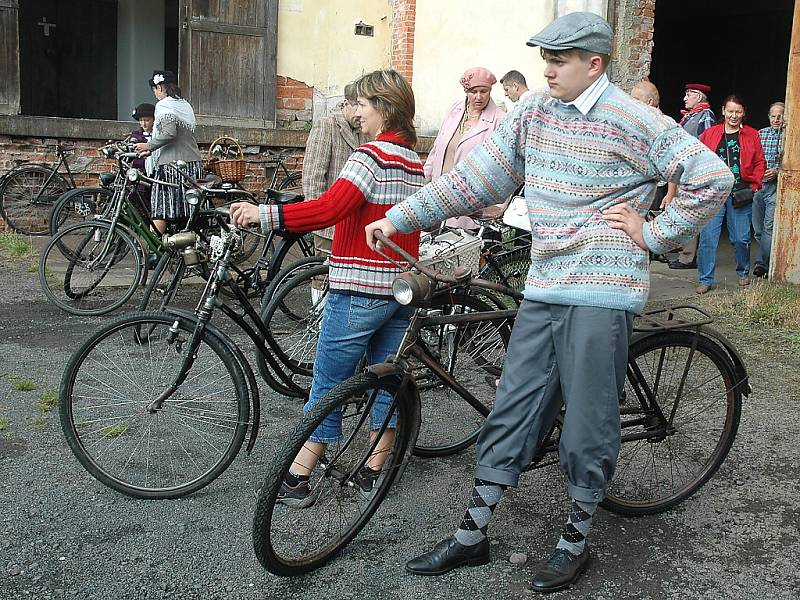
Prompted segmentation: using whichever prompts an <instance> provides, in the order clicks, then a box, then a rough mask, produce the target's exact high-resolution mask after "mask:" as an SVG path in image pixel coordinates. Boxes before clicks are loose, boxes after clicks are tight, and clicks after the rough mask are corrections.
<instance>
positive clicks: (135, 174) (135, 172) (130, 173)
mask: <svg viewBox="0 0 800 600" xmlns="http://www.w3.org/2000/svg"><path fill="white" fill-rule="evenodd" d="M140 176H141V173H139V169H133V168H131V169H128V170H127V171H126V172H125V177H127V178H128V181H130V182H131V183H136V182H137V181H139V177H140Z"/></svg>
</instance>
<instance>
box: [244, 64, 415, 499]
mask: <svg viewBox="0 0 800 600" xmlns="http://www.w3.org/2000/svg"><path fill="white" fill-rule="evenodd" d="M355 86H356V94H357V96H358V109H357V112H356V115H357V116H358V117H359V118H360V119H361V131H362V132H363V133H365V134H366V135H367V136H369V137H370V138H373V139H374V141H372V142H368V143H366V144H363V145H361V146H359V147H358V148H357V149H356V150H355V152H353V154H352V155H351V156H350V158H349V159H348V161H347V163H346V164H345V166H344V168H343V169H342V172H341V173H340V174H339V178H338V179H337V180H336V181H335V182H334V184H333V185H332V186H331V187H330V189H329V190H328V191H327V192H325V193H324V194H323V195H322V196H320V197H319V198H317V199H314V200H307V201H306V202H302V203H299V204H288V205H264V204H262V205H259V206H255V205H251V204H246V203H237V204H234V205H232V206H231V211H230V214H231V222H232V223H233V224H234V225H236V226H238V227H241V226H247V225H254V224H257V223H260V224H261V228H262V229H263V230H264V231H269V230H272V229H285V230H288V231H299V232H305V231H315V230H318V229H324V228H325V227H330V226H331V225H336V233H335V235H334V238H333V247H332V254H331V257H330V271H329V281H330V292H329V294H328V298H327V301H326V304H325V312H324V314H323V318H322V327H321V330H320V336H319V341H318V343H317V354H316V360H315V362H314V378H313V382H312V385H311V393H310V396H309V400H308V402H307V403H306V405H305V407H304V411H305V412H308V411H310V410H311V408H312V407H313V406H314V405H315V404H316V403H317V401H319V399H321V398H322V397H324V396H325V394H327V393H328V392H329V391H330V390H331V389H332V388H333V387H334V386H336V385H337V384H339V383H341V382H342V381H344V380H345V379H347V378H348V377H350V376H352V375H353V374H354V373H355V370H356V366H357V364H358V362H359V360H360V359H361V357H362V356H364V355H365V354H366V357H367V361H368V362H369V364H374V363H379V362H383V361H384V360H385V359H386V357H387V356H388V355H389V354H391V353H393V352H394V351H396V350H397V347H398V346H399V344H400V340H401V339H402V337H403V333H404V331H405V329H406V326H407V325H408V320H409V318H410V316H411V309H410V307H403V306H400V305H399V304H398V303H397V302H395V300H394V299H393V297H392V280H393V279H394V278H395V277H396V276H397V275H398V274H399V273H400V271H401V270H400V269H398V268H397V267H395V266H394V265H393V264H392V263H391V262H390V261H388V260H386V259H385V258H384V257H383V256H381V255H380V254H377V253H376V252H375V251H374V250H371V249H370V248H369V247H368V246H367V244H366V240H365V237H364V227H365V226H366V225H367V224H368V223H371V222H373V221H376V220H378V219H381V218H383V216H384V215H385V214H386V211H387V210H389V209H390V208H391V207H392V206H394V205H395V204H397V203H399V202H402V201H403V200H405V199H406V198H407V197H408V196H410V195H411V194H413V193H414V192H416V191H417V190H419V189H420V188H421V187H422V186H423V185H424V183H425V176H424V174H423V169H422V163H421V161H420V158H419V156H418V155H417V153H416V152H414V149H413V146H414V144H415V143H416V141H417V136H416V132H415V130H414V93H413V92H412V91H411V87H410V86H409V85H408V82H407V81H406V80H405V79H404V78H403V77H402V76H401V75H400V74H399V73H397V72H396V71H393V70H384V71H374V72H372V73H369V74H367V75H364V76H363V77H361V78H360V79H359V80H358V81H356V83H355ZM396 243H397V244H398V245H400V247H402V248H403V249H404V250H406V251H407V252H409V253H411V254H412V255H414V256H417V254H418V251H419V233H412V234H405V235H399V236H397V238H396ZM390 404H391V397H388V396H386V395H383V396H379V397H378V399H377V400H376V402H375V407H374V408H373V411H372V415H371V418H372V429H373V431H376V430H377V429H379V428H380V427H381V425H382V423H383V421H384V419H385V417H386V414H387V411H388V408H389V405H390ZM391 425H393V423H392V422H390V427H391ZM340 436H341V420H340V419H336V418H334V417H328V419H326V420H325V421H324V422H323V424H322V425H320V427H319V428H318V429H317V430H316V431H315V432H314V434H313V435H312V436H311V438H310V439H309V441H308V442H306V444H305V446H304V447H303V449H302V450H301V451H300V453H299V454H298V455H297V457H296V458H295V460H294V463H293V464H292V467H291V469H290V470H289V473H288V474H287V476H286V478H285V480H284V482H283V486H282V487H281V490H280V492H279V495H278V499H279V501H280V502H283V503H284V504H286V505H288V506H291V507H295V508H303V507H306V506H310V505H311V504H313V503H314V500H315V496H314V494H312V493H311V489H310V486H309V476H310V474H311V472H312V471H313V470H314V467H315V466H316V464H317V460H318V457H319V456H321V455H322V452H323V451H324V449H325V446H326V444H328V443H331V442H335V441H336V440H338V438H339V437H340ZM393 441H394V429H391V428H390V429H387V431H386V432H385V433H384V434H383V436H382V437H381V440H380V441H379V443H378V446H377V447H376V450H375V452H374V454H373V456H372V458H370V460H369V461H368V463H367V465H366V466H365V467H364V469H362V472H361V473H359V477H358V480H357V481H355V480H354V481H355V483H357V484H358V485H359V486H360V487H361V489H362V490H363V491H364V492H365V493H369V492H370V491H371V489H372V485H373V483H374V482H375V480H376V479H377V477H378V475H379V474H380V469H381V467H382V464H383V461H384V457H385V455H386V452H383V451H382V450H383V449H388V448H389V447H391V444H392V442H393Z"/></svg>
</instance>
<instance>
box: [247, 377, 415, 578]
mask: <svg viewBox="0 0 800 600" xmlns="http://www.w3.org/2000/svg"><path fill="white" fill-rule="evenodd" d="M375 381H376V379H375V377H374V376H371V375H359V376H356V377H353V378H352V379H351V380H348V381H347V382H345V383H343V384H342V385H341V386H339V387H337V388H335V389H334V390H332V391H331V393H330V394H329V395H328V396H326V397H325V398H323V399H322V400H320V402H319V403H318V404H317V406H316V407H315V408H314V409H313V410H312V411H311V412H310V413H308V414H307V415H306V417H305V418H304V419H303V421H302V422H301V424H300V425H299V426H298V427H297V429H296V430H295V432H294V433H293V434H292V436H291V438H290V440H289V441H288V442H287V444H286V446H285V447H284V448H283V449H282V450H281V452H280V453H279V455H278V457H277V458H276V459H275V461H274V462H273V463H272V465H271V466H270V469H269V471H268V474H267V478H266V482H265V485H264V487H263V488H262V490H261V492H260V494H259V499H258V503H257V506H256V515H255V519H254V529H253V541H254V545H255V549H256V556H257V557H258V559H259V561H261V563H262V564H263V565H264V566H265V567H266V568H267V569H268V570H269V571H270V572H272V573H275V574H278V575H297V574H300V573H305V572H308V571H311V570H313V569H315V568H316V567H318V566H320V565H322V564H324V563H325V562H326V561H327V560H329V559H330V558H331V557H332V556H333V555H334V554H335V553H337V552H338V551H339V550H340V549H341V548H343V547H344V546H345V545H346V544H347V543H348V542H350V540H352V539H353V538H354V537H355V536H356V534H357V533H358V532H359V531H360V530H361V529H362V528H363V527H364V526H365V525H366V524H367V522H368V521H369V519H370V518H371V517H372V515H373V513H374V512H375V511H376V510H377V509H378V507H379V505H380V503H381V502H382V500H383V498H384V496H385V495H386V493H387V492H388V489H389V487H390V486H391V484H392V482H393V481H394V478H395V477H396V475H397V472H398V469H399V467H400V465H401V463H402V457H403V455H404V453H405V449H406V448H407V444H408V438H409V434H410V430H409V427H410V426H411V424H410V417H409V416H408V414H409V413H408V412H407V407H406V406H405V404H401V405H398V406H396V409H395V410H392V407H395V405H394V403H392V400H391V397H392V396H393V394H394V389H395V388H394V387H393V386H389V387H385V386H383V385H380V384H379V385H378V387H379V388H380V391H377V390H375V389H374V388H375ZM353 382H355V384H353ZM382 396H383V398H384V400H382V401H385V402H386V405H388V406H389V411H390V412H387V415H388V416H386V417H385V418H381V419H380V422H377V421H373V419H374V418H375V416H374V415H375V414H376V413H375V412H373V408H374V407H375V405H376V403H377V402H378V399H379V398H380V397H382ZM393 416H394V420H392V417H393ZM325 419H341V432H340V435H338V436H336V441H335V442H331V443H329V444H327V447H326V448H325V450H324V452H323V453H321V454H320V453H317V455H316V456H315V458H316V459H317V460H318V463H317V465H316V467H315V468H314V470H313V471H312V474H311V481H310V486H311V495H312V496H313V498H314V502H313V504H312V505H311V506H309V507H306V508H291V507H289V506H286V505H284V504H282V503H280V502H278V501H277V493H278V490H279V488H280V483H281V481H282V480H283V478H284V475H285V474H286V472H287V471H288V469H289V467H290V466H291V464H292V461H293V460H294V458H295V456H297V453H298V451H299V450H300V449H301V448H302V447H303V445H304V443H305V442H306V440H307V439H308V436H309V435H311V433H312V432H313V431H315V430H316V429H317V427H318V426H319V424H320V423H322V422H323V421H324V420H325ZM388 427H391V428H388ZM381 432H382V433H381ZM379 435H380V437H379V440H376V437H378V436H379ZM379 441H380V446H381V447H383V446H385V448H384V449H383V450H381V449H380V448H376V445H377V444H378V442H379ZM370 456H372V460H373V461H376V460H377V457H380V458H381V459H382V460H383V468H382V470H381V472H380V475H379V476H377V477H374V478H371V479H369V480H367V479H364V478H363V476H362V475H359V473H361V472H362V471H363V468H364V465H365V464H366V463H367V461H368V460H370ZM372 464H373V465H375V464H376V462H373V463H372ZM308 466H309V467H310V466H311V465H308Z"/></svg>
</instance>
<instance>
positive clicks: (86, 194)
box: [47, 187, 114, 236]
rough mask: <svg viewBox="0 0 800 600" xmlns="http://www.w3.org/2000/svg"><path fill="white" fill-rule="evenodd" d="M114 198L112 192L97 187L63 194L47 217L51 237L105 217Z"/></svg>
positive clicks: (77, 189) (82, 188)
mask: <svg viewBox="0 0 800 600" xmlns="http://www.w3.org/2000/svg"><path fill="white" fill-rule="evenodd" d="M113 197H114V194H113V192H112V191H111V190H108V189H106V188H97V187H79V188H75V189H73V190H69V191H68V192H66V193H64V194H62V195H61V197H60V198H59V199H58V201H57V202H56V203H55V204H54V205H53V207H52V208H51V209H50V213H49V215H48V217H47V226H48V230H49V232H50V235H51V236H53V235H55V234H56V233H58V232H59V230H61V229H66V228H67V227H69V226H70V225H75V224H77V223H84V222H85V221H89V220H92V219H96V218H98V216H103V215H105V214H106V212H107V210H108V208H109V207H110V206H111V200H112V198H113Z"/></svg>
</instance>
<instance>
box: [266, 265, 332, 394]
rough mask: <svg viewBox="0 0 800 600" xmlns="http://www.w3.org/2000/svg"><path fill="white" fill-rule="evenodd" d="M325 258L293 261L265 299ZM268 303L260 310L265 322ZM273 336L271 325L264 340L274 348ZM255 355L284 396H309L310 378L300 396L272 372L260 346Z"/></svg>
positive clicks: (291, 375) (281, 307)
mask: <svg viewBox="0 0 800 600" xmlns="http://www.w3.org/2000/svg"><path fill="white" fill-rule="evenodd" d="M324 260H325V259H324V257H322V256H309V257H306V258H303V259H301V260H299V261H297V262H295V263H292V264H291V265H289V266H288V267H285V268H284V269H282V270H281V271H280V273H278V275H277V276H276V277H275V279H274V280H273V281H272V282H270V284H269V287H268V288H267V290H266V291H265V292H264V298H265V299H269V298H274V297H275V296H276V295H277V294H278V293H280V291H281V290H282V289H283V288H284V286H286V285H288V284H289V283H290V282H291V281H292V278H293V277H294V276H296V275H300V274H302V273H303V272H305V271H306V270H307V269H309V268H312V267H317V266H320V265H321V264H322V263H323V262H324ZM268 304H269V302H268V301H267V302H266V303H264V302H262V305H261V311H260V316H261V319H262V322H264V323H265V324H266V323H267V321H264V317H265V314H266V308H267V305H268ZM279 308H280V309H282V310H283V309H285V304H283V305H281V306H280V307H279ZM284 314H285V313H284ZM271 336H272V334H271V332H270V331H269V327H267V338H266V339H265V340H264V341H265V343H266V345H267V347H268V348H272V346H273V344H275V343H276V342H275V341H274V339H273V340H270V339H269V338H270V337H271ZM255 357H256V366H257V367H258V371H259V373H260V374H261V377H262V378H263V379H264V380H265V381H266V382H267V384H268V385H269V386H270V387H271V388H272V389H273V390H275V391H276V392H278V393H279V394H283V395H284V396H290V397H307V395H308V391H309V389H310V381H309V380H305V381H301V383H302V384H303V385H302V386H300V389H301V390H302V391H303V392H304V393H305V394H304V396H300V394H299V390H293V389H291V388H289V387H287V386H285V385H284V384H283V383H281V378H280V376H278V375H276V374H274V373H273V372H272V369H271V368H270V366H269V364H268V362H267V360H266V358H265V357H264V355H263V353H262V352H261V351H260V350H259V349H258V348H256V352H255ZM284 373H285V374H286V376H287V377H289V378H291V379H292V380H294V379H300V380H302V379H303V378H296V377H295V376H294V375H295V373H294V372H293V371H292V370H291V369H287V370H285V371H284Z"/></svg>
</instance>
